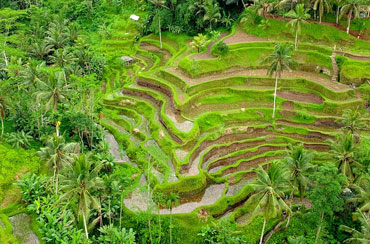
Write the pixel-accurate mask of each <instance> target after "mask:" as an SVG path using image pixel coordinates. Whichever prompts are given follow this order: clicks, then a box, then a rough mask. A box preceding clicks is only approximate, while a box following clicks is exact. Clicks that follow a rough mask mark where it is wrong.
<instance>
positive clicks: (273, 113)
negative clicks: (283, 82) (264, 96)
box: [272, 74, 278, 118]
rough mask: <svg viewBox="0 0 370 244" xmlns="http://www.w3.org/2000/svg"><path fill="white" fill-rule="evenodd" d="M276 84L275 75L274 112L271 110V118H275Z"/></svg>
mask: <svg viewBox="0 0 370 244" xmlns="http://www.w3.org/2000/svg"><path fill="white" fill-rule="evenodd" d="M277 83H278V75H277V74H276V79H275V92H274V110H273V112H272V118H275V110H276V93H277Z"/></svg>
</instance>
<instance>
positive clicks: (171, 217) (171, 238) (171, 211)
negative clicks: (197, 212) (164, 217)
mask: <svg viewBox="0 0 370 244" xmlns="http://www.w3.org/2000/svg"><path fill="white" fill-rule="evenodd" d="M170 244H172V208H170Z"/></svg>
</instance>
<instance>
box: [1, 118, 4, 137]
mask: <svg viewBox="0 0 370 244" xmlns="http://www.w3.org/2000/svg"><path fill="white" fill-rule="evenodd" d="M0 119H1V137H3V135H4V118H3V116H1V115H0Z"/></svg>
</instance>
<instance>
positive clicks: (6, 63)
mask: <svg viewBox="0 0 370 244" xmlns="http://www.w3.org/2000/svg"><path fill="white" fill-rule="evenodd" d="M3 56H4V62H5V66H6V67H8V58H7V57H6V53H5V50H4V51H3Z"/></svg>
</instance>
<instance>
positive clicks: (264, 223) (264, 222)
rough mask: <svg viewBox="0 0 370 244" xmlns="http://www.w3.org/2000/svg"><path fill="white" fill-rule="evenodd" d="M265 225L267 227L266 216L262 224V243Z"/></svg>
mask: <svg viewBox="0 0 370 244" xmlns="http://www.w3.org/2000/svg"><path fill="white" fill-rule="evenodd" d="M265 227H266V217H264V218H263V226H262V232H261V238H260V244H262V241H263V234H264V233H265Z"/></svg>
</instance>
